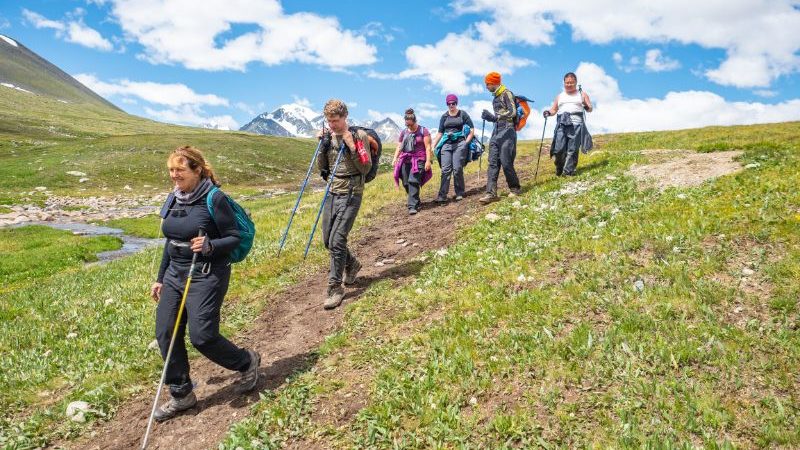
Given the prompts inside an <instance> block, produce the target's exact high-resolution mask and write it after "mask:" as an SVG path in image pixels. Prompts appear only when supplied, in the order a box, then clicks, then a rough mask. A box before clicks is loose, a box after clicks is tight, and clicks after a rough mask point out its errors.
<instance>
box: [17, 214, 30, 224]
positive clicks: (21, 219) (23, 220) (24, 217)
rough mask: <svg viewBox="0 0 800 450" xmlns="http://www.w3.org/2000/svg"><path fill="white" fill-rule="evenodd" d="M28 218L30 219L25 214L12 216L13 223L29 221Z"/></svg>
mask: <svg viewBox="0 0 800 450" xmlns="http://www.w3.org/2000/svg"><path fill="white" fill-rule="evenodd" d="M30 220H31V219H29V218H28V216H25V215H19V216H16V217H14V219H13V221H14V223H22V222H30Z"/></svg>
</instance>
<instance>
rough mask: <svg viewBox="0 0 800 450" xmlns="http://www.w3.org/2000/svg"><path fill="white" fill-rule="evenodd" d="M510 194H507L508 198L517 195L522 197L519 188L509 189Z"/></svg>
mask: <svg viewBox="0 0 800 450" xmlns="http://www.w3.org/2000/svg"><path fill="white" fill-rule="evenodd" d="M510 191H511V192H509V193H508V196H509V197H516V196H518V195H522V189H520V188H513V189H510Z"/></svg>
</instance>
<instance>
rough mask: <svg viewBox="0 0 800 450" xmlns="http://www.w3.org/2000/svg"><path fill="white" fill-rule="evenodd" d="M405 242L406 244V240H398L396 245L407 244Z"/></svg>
mask: <svg viewBox="0 0 800 450" xmlns="http://www.w3.org/2000/svg"><path fill="white" fill-rule="evenodd" d="M405 242H406V240H405V239H398V240H396V241H394V243H395V244H397V245H400V244H405Z"/></svg>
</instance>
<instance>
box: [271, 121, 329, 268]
mask: <svg viewBox="0 0 800 450" xmlns="http://www.w3.org/2000/svg"><path fill="white" fill-rule="evenodd" d="M322 132H323V134H324V133H325V126H324V125H323V127H322ZM321 146H322V139H320V140H319V143H318V144H317V149H316V150H314V156H312V157H311V164H309V165H308V171H307V172H306V178H305V180H303V183H302V184H301V185H300V192H298V194H297V201H295V202H294V208H292V213H291V214H290V215H289V223H288V224H286V229H285V230H283V236H281V243H280V245H279V246H278V255H277V257H280V256H281V250H283V246H284V245H286V238H287V237H288V236H289V228H291V227H292V221H293V220H294V215H295V214H297V207H298V206H300V199H301V198H302V197H303V192H305V190H306V186H307V185H308V179H309V178H310V177H311V170H312V169H313V168H314V163H315V162H316V161H317V155H318V154H319V150H320V147H321Z"/></svg>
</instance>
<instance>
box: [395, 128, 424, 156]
mask: <svg viewBox="0 0 800 450" xmlns="http://www.w3.org/2000/svg"><path fill="white" fill-rule="evenodd" d="M417 133H419V134H420V135H422V136H425V127H423V126H422V125H420V126H419V128H417V131H415V132H413V133H411V134H409V133H408V129H405V130H403V131H402V133H401V136H403V139H402V141H401V144H400V145H401V147H400V151H402V152H403V153H414V152H415V151H416V146H417ZM409 138H411V139H409Z"/></svg>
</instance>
